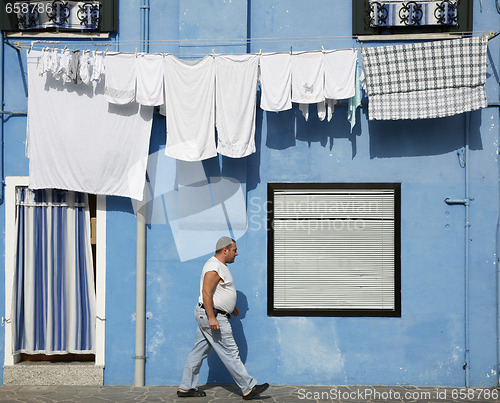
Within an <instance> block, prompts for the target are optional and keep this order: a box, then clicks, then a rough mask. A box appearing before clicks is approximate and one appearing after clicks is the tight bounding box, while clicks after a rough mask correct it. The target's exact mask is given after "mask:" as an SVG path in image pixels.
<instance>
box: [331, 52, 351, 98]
mask: <svg viewBox="0 0 500 403" xmlns="http://www.w3.org/2000/svg"><path fill="white" fill-rule="evenodd" d="M357 53H358V52H357V50H354V49H343V50H334V51H331V52H330V51H327V52H326V53H325V54H324V58H323V66H324V70H325V92H324V95H325V98H329V99H347V98H351V97H353V96H354V89H355V87H354V78H355V76H356V60H357Z"/></svg>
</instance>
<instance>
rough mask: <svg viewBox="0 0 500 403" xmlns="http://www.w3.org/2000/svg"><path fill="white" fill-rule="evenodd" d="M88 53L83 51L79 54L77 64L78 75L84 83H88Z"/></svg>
mask: <svg viewBox="0 0 500 403" xmlns="http://www.w3.org/2000/svg"><path fill="white" fill-rule="evenodd" d="M89 67H90V55H89V53H88V52H83V54H82V55H81V56H80V65H79V72H78V74H79V76H80V79H81V80H82V82H83V83H84V84H87V85H88V84H90V71H89Z"/></svg>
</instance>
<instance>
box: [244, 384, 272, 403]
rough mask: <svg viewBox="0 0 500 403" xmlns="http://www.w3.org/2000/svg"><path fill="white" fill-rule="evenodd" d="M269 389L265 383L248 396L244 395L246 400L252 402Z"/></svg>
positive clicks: (256, 387)
mask: <svg viewBox="0 0 500 403" xmlns="http://www.w3.org/2000/svg"><path fill="white" fill-rule="evenodd" d="M268 387H269V384H268V383H263V384H262V385H255V386H254V387H253V388H252V390H251V391H250V393H249V394H248V395H244V396H243V399H244V400H250V399H253V398H254V397H257V396H259V395H260V394H261V393H262V392H264V391H265V390H266V389H267V388H268Z"/></svg>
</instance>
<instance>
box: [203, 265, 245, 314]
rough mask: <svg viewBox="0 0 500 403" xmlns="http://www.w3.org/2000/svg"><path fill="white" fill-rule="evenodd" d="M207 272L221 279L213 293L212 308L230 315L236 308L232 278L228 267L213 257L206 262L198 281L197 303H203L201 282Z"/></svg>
mask: <svg viewBox="0 0 500 403" xmlns="http://www.w3.org/2000/svg"><path fill="white" fill-rule="evenodd" d="M209 271H215V272H216V273H217V274H218V275H219V277H220V278H221V279H222V281H223V282H222V283H218V284H217V286H216V287H215V291H214V293H213V301H214V308H217V309H220V310H222V311H226V312H228V313H231V312H233V311H234V308H235V306H236V288H235V286H234V282H233V276H232V275H231V272H230V271H229V269H228V267H227V266H226V265H225V264H224V263H222V262H221V261H220V260H219V259H217V258H216V257H215V256H212V257H211V258H210V259H208V260H207V263H205V266H203V271H202V272H201V279H200V297H199V299H198V302H200V303H203V280H204V279H205V274H206V273H207V272H209Z"/></svg>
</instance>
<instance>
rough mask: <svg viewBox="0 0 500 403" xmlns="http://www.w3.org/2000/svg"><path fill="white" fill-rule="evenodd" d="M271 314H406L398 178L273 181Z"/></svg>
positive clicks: (269, 248)
mask: <svg viewBox="0 0 500 403" xmlns="http://www.w3.org/2000/svg"><path fill="white" fill-rule="evenodd" d="M268 198H269V211H268V265H269V269H268V314H269V315H278V316H280V315H281V316H401V296H400V288H401V285H400V184H327V183H320V184H318V183H307V184H299V183H270V184H269V185H268Z"/></svg>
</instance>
